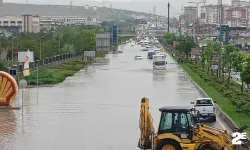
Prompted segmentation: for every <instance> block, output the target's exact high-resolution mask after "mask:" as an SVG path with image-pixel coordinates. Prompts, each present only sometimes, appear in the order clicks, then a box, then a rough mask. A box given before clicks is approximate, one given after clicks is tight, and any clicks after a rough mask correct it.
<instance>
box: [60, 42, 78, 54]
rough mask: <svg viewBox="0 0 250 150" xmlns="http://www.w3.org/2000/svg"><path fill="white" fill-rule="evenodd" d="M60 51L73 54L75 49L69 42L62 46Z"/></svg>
mask: <svg viewBox="0 0 250 150" xmlns="http://www.w3.org/2000/svg"><path fill="white" fill-rule="evenodd" d="M62 52H63V53H65V54H66V53H69V54H74V53H75V49H74V46H73V45H70V44H65V45H64V46H63V48H62Z"/></svg>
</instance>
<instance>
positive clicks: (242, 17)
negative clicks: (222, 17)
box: [226, 7, 248, 27]
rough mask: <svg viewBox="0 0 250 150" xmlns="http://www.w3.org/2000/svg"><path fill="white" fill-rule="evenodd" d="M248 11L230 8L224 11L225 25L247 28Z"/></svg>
mask: <svg viewBox="0 0 250 150" xmlns="http://www.w3.org/2000/svg"><path fill="white" fill-rule="evenodd" d="M247 10H248V9H247V8H246V7H231V8H229V9H227V10H226V12H227V17H226V21H227V24H228V25H230V26H234V27H237V26H247V22H248V11H247Z"/></svg>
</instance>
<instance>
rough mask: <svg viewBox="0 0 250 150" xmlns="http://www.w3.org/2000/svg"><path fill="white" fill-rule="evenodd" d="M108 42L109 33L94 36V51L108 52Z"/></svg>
mask: <svg viewBox="0 0 250 150" xmlns="http://www.w3.org/2000/svg"><path fill="white" fill-rule="evenodd" d="M110 41H111V39H110V33H103V34H96V51H109V50H110Z"/></svg>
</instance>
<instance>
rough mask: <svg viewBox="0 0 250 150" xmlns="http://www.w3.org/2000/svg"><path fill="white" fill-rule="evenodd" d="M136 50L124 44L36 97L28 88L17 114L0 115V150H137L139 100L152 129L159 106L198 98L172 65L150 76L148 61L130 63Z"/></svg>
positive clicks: (170, 60) (137, 52)
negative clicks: (119, 51)
mask: <svg viewBox="0 0 250 150" xmlns="http://www.w3.org/2000/svg"><path fill="white" fill-rule="evenodd" d="M140 49H141V48H140V46H137V45H136V46H133V47H130V45H126V46H124V47H123V51H124V53H123V54H110V55H109V57H110V64H108V65H103V64H102V65H101V64H96V65H94V66H89V67H88V68H85V69H84V70H81V71H80V72H78V73H77V74H76V75H75V76H73V77H69V78H68V79H67V80H66V81H65V82H63V83H61V84H57V85H55V86H53V87H43V88H39V90H38V93H37V89H36V88H34V89H30V95H31V99H30V102H28V103H25V106H24V110H23V116H22V111H21V110H1V111H0V122H1V123H0V149H1V150H70V149H72V150H94V149H96V150H138V149H139V148H137V143H138V138H139V133H140V130H139V124H138V123H139V113H140V101H141V98H142V97H149V98H150V107H151V112H152V116H153V118H154V125H155V128H156V129H157V128H158V121H159V117H160V113H159V111H158V108H159V107H162V106H164V105H168V106H174V105H183V106H190V102H191V101H193V100H195V99H196V98H197V97H198V96H199V95H198V93H197V91H196V90H195V88H194V87H193V86H192V85H191V83H190V82H189V81H188V79H187V78H186V77H185V75H184V73H183V72H182V71H181V70H180V69H179V68H178V67H177V65H176V64H169V65H168V66H167V69H166V71H165V72H153V71H152V67H153V66H152V61H150V60H147V59H143V60H134V56H135V55H137V54H139V55H142V56H144V58H146V55H147V52H143V51H140ZM167 61H168V62H169V63H171V62H173V60H172V59H171V58H170V56H167ZM37 94H38V95H37ZM213 125H215V126H218V125H217V124H216V123H215V124H213Z"/></svg>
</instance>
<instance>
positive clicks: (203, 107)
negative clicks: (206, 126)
mask: <svg viewBox="0 0 250 150" xmlns="http://www.w3.org/2000/svg"><path fill="white" fill-rule="evenodd" d="M215 103H216V102H214V101H213V100H212V99H211V98H198V99H196V101H195V102H191V104H193V109H194V110H195V111H193V116H194V118H197V117H198V114H199V117H201V118H204V119H206V118H212V121H213V122H216V113H215V105H214V104H215Z"/></svg>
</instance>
